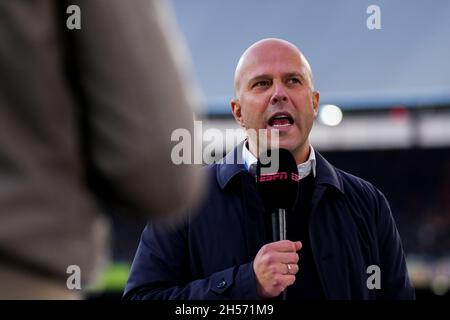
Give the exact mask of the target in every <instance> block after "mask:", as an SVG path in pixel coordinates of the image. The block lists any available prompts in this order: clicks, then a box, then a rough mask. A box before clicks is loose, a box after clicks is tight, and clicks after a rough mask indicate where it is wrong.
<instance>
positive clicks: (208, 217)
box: [124, 144, 415, 299]
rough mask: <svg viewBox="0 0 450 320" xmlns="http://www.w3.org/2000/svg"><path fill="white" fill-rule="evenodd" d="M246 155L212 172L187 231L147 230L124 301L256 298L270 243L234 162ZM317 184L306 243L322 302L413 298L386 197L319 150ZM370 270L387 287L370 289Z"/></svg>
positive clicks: (245, 177)
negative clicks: (259, 259)
mask: <svg viewBox="0 0 450 320" xmlns="http://www.w3.org/2000/svg"><path fill="white" fill-rule="evenodd" d="M241 148H242V144H241V145H240V146H238V147H237V148H235V149H234V150H233V151H232V152H231V153H229V154H228V155H227V156H226V158H225V161H224V163H222V164H214V165H211V166H209V167H208V168H207V169H206V170H208V172H209V177H210V181H209V189H208V193H207V195H206V198H205V199H204V201H203V202H202V204H201V205H200V207H199V208H197V209H195V210H193V211H194V212H191V214H190V215H188V216H187V217H188V218H187V219H186V221H185V222H184V223H183V224H181V225H178V226H177V227H168V226H165V227H164V226H161V225H156V224H154V225H153V226H147V227H146V228H145V230H144V231H143V233H142V237H141V241H140V244H139V247H138V250H137V253H136V256H135V259H134V261H133V265H132V268H131V272H130V276H129V279H128V283H127V285H126V288H125V293H124V299H258V296H257V294H256V282H255V275H254V272H253V265H252V263H253V259H254V257H255V256H256V253H257V252H258V250H259V249H260V248H261V247H262V246H263V245H264V244H265V243H266V241H265V239H267V237H266V234H265V227H264V224H263V222H262V219H261V214H262V213H261V212H262V211H263V208H262V204H261V202H260V200H259V198H258V194H257V192H256V189H255V188H251V183H252V182H253V180H252V179H253V178H252V177H251V176H250V174H249V173H247V172H246V170H245V168H244V166H243V165H239V164H230V163H236V160H237V156H238V155H240V154H241ZM233 161H234V162H233ZM240 163H242V162H240ZM314 183H315V187H314V193H313V198H312V207H311V208H312V210H311V220H310V227H309V228H310V229H309V230H310V241H311V247H312V251H313V257H314V261H315V264H316V266H317V270H318V273H319V278H320V282H321V284H322V287H323V291H324V293H325V297H326V298H327V299H414V298H415V293H414V289H413V288H412V286H411V284H410V280H409V277H408V273H407V269H406V263H405V258H404V253H403V249H402V245H401V241H400V237H399V234H398V232H397V228H396V226H395V222H394V219H393V217H392V215H391V211H390V208H389V205H388V202H387V201H386V199H385V197H384V196H383V194H382V193H381V192H380V191H378V190H377V189H376V188H375V187H374V186H373V185H371V184H370V183H368V182H366V181H364V180H362V179H360V178H358V177H355V176H353V175H350V174H348V173H346V172H343V171H341V170H339V169H337V168H335V167H334V166H332V165H331V164H330V163H328V162H327V161H326V160H325V159H324V158H323V157H322V156H321V155H320V154H319V153H318V152H316V178H315V182H314ZM370 265H377V266H379V268H380V272H381V289H369V288H368V286H367V280H368V277H369V276H370V275H371V274H372V272H373V271H371V272H369V273H367V268H368V267H369V266H370ZM300 272H301V269H300Z"/></svg>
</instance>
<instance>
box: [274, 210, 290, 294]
mask: <svg viewBox="0 0 450 320" xmlns="http://www.w3.org/2000/svg"><path fill="white" fill-rule="evenodd" d="M272 237H273V241H279V240H286V210H285V209H282V208H279V209H278V212H273V213H272ZM286 295H287V289H284V290H283V292H282V293H281V299H282V300H286Z"/></svg>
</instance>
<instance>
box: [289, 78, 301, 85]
mask: <svg viewBox="0 0 450 320" xmlns="http://www.w3.org/2000/svg"><path fill="white" fill-rule="evenodd" d="M287 82H288V83H289V84H297V83H299V84H301V83H302V82H301V81H300V79H298V78H289V79H288V81H287Z"/></svg>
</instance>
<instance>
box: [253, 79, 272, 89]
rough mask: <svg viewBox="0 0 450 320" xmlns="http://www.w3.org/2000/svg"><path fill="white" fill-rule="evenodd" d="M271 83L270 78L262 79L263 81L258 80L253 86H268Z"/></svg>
mask: <svg viewBox="0 0 450 320" xmlns="http://www.w3.org/2000/svg"><path fill="white" fill-rule="evenodd" d="M269 85H270V82H269V81H268V80H261V81H257V82H255V83H254V84H253V85H252V88H257V87H267V86H269Z"/></svg>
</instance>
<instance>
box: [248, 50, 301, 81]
mask: <svg viewBox="0 0 450 320" xmlns="http://www.w3.org/2000/svg"><path fill="white" fill-rule="evenodd" d="M293 72H296V73H300V74H302V75H303V76H305V74H304V65H303V62H302V58H301V55H300V52H299V51H298V50H297V49H295V48H292V47H290V46H286V45H279V44H274V45H272V44H267V45H264V46H259V47H256V48H252V50H251V51H249V52H247V54H246V55H245V57H244V61H242V65H241V70H240V76H241V78H242V79H241V80H243V81H248V80H250V79H251V78H253V77H255V76H259V75H262V74H265V75H273V76H276V75H279V74H285V73H293Z"/></svg>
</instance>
